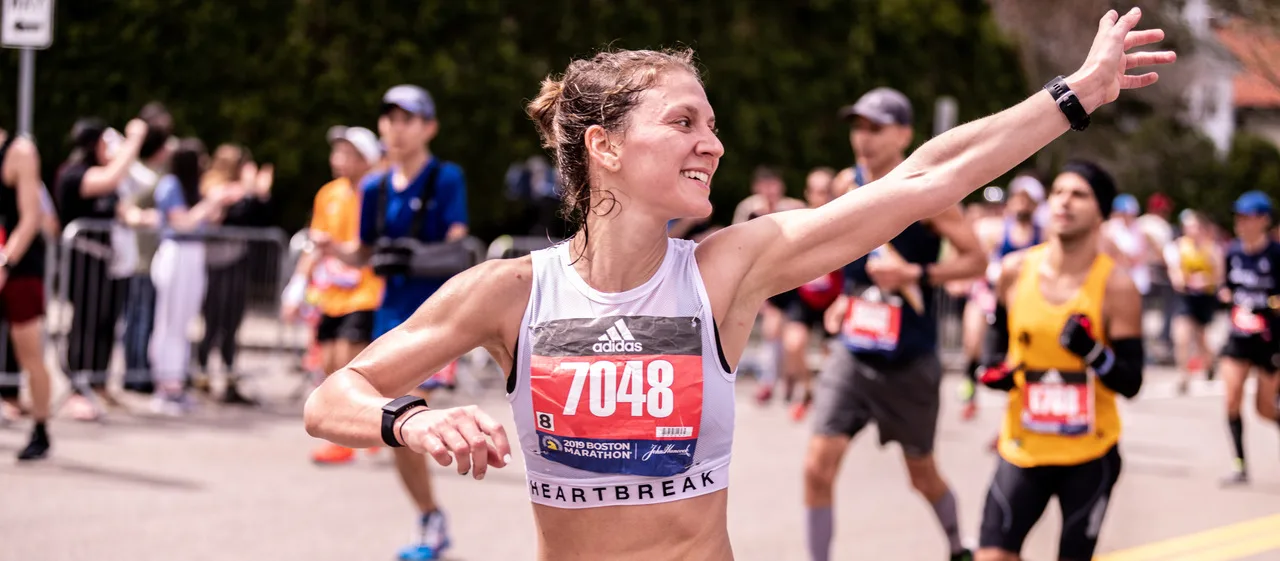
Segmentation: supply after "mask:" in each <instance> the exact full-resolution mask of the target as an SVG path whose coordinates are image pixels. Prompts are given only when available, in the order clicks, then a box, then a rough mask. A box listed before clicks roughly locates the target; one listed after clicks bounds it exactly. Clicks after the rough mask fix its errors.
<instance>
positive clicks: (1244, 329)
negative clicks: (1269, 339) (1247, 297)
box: [1231, 306, 1267, 335]
mask: <svg viewBox="0 0 1280 561" xmlns="http://www.w3.org/2000/svg"><path fill="white" fill-rule="evenodd" d="M1231 327H1232V329H1233V330H1234V331H1235V332H1236V333H1240V334H1244V335H1256V334H1259V333H1264V332H1266V330H1267V320H1266V319H1264V318H1263V317H1262V316H1260V315H1258V314H1255V313H1253V312H1250V311H1249V310H1247V309H1245V308H1241V307H1239V306H1233V307H1232V308H1231Z"/></svg>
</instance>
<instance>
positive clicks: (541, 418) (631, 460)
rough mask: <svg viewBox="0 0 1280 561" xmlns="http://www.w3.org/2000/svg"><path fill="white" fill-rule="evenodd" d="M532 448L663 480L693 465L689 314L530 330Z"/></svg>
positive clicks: (697, 405) (694, 343)
mask: <svg viewBox="0 0 1280 561" xmlns="http://www.w3.org/2000/svg"><path fill="white" fill-rule="evenodd" d="M532 343H533V348H532V353H533V356H532V360H531V363H530V370H531V376H530V379H529V385H530V388H531V389H532V394H533V424H534V427H535V430H536V431H537V434H538V451H537V453H539V454H541V455H542V456H543V457H545V458H547V459H549V460H551V461H554V462H557V463H561V464H564V465H566V466H570V467H574V468H578V469H582V470H586V471H590V472H595V473H617V474H629V475H641V476H649V477H667V476H671V475H675V474H678V473H683V472H684V471H686V470H688V469H689V467H690V466H691V465H693V456H694V452H695V451H696V448H697V442H698V430H699V426H700V425H701V422H702V326H701V322H700V320H698V318H694V317H674V318H673V317H652V316H638V317H619V316H613V317H606V318H598V319H565V320H555V321H549V322H546V323H543V324H541V325H539V326H537V327H535V328H534V330H533V337H532Z"/></svg>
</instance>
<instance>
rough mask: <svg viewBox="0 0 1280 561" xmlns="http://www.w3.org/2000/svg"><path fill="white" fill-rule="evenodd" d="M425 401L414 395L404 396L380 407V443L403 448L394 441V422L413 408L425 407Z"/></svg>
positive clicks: (397, 441) (398, 442)
mask: <svg viewBox="0 0 1280 561" xmlns="http://www.w3.org/2000/svg"><path fill="white" fill-rule="evenodd" d="M426 406H427V400H425V399H422V398H421V397H418V396H416V395H406V396H402V397H397V398H395V399H393V400H391V402H390V403H388V404H386V405H383V406H382V442H384V443H386V445H387V446H390V447H392V448H403V447H404V445H403V444H400V441H399V440H397V439H396V421H397V420H399V419H400V416H401V415H403V414H404V413H405V411H408V410H410V409H413V408H414V407H426Z"/></svg>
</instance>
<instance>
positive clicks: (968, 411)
mask: <svg viewBox="0 0 1280 561" xmlns="http://www.w3.org/2000/svg"><path fill="white" fill-rule="evenodd" d="M977 415H978V400H976V399H970V400H968V401H966V402H964V407H963V408H961V409H960V419H961V420H964V421H972V420H973V418H974V417H976V416H977Z"/></svg>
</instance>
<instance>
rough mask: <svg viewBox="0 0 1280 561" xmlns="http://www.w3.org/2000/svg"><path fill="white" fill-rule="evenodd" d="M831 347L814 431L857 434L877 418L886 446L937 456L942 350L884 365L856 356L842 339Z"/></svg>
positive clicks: (820, 379)
mask: <svg viewBox="0 0 1280 561" xmlns="http://www.w3.org/2000/svg"><path fill="white" fill-rule="evenodd" d="M830 347H831V352H830V354H828V356H827V360H826V362H825V363H824V364H823V366H822V371H821V372H820V373H819V374H818V381H817V386H816V387H815V388H814V396H813V409H812V413H811V414H812V415H813V422H814V431H815V432H817V433H818V434H821V435H828V436H837V435H843V436H847V437H849V438H853V437H854V436H856V435H857V434H858V432H859V431H861V430H862V429H863V427H866V426H867V423H869V422H872V421H874V422H875V423H876V427H877V428H878V429H879V431H880V444H881V445H882V446H883V445H885V444H888V443H889V442H897V443H899V444H901V445H902V451H903V452H904V453H905V454H906V455H907V456H909V457H917V458H918V457H922V456H927V455H929V454H932V453H933V440H934V436H935V434H936V433H937V428H938V406H939V400H940V396H939V391H940V389H941V384H942V362H941V361H940V360H939V359H938V355H937V353H928V354H924V355H919V356H915V357H912V358H908V359H904V360H902V361H900V362H895V363H892V365H891V366H889V367H885V368H884V369H879V368H873V367H871V366H869V365H868V364H867V363H866V362H863V361H859V360H858V359H857V358H854V356H853V353H850V352H849V349H848V348H846V347H845V346H844V344H843V343H841V342H840V341H831V343H830Z"/></svg>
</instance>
